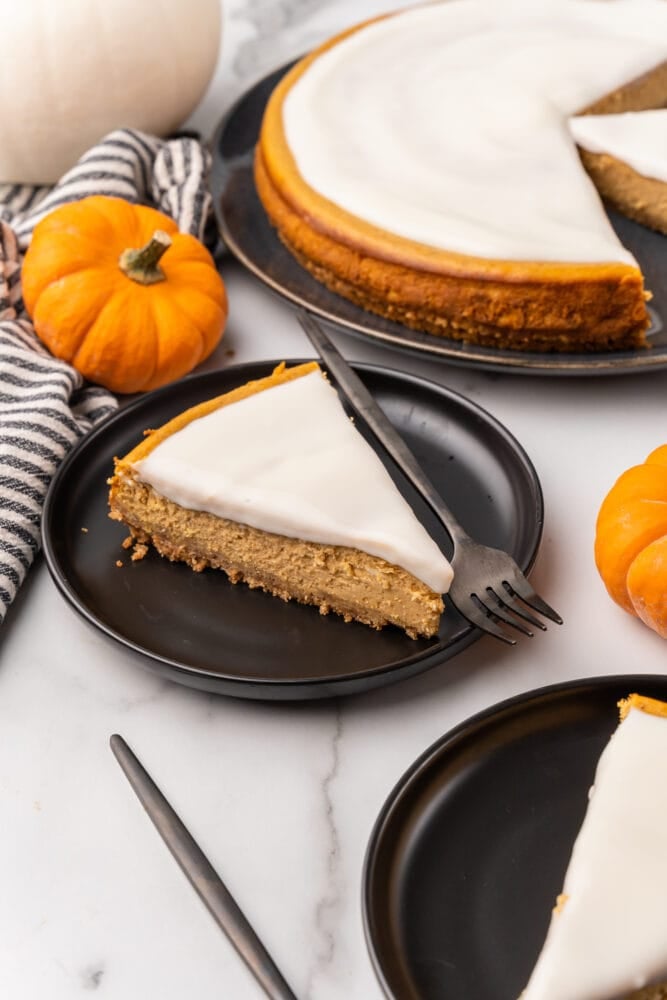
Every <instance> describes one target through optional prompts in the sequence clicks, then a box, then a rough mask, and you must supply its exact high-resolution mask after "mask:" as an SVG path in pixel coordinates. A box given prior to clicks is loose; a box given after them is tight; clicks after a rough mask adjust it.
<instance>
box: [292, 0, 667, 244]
mask: <svg viewBox="0 0 667 1000" xmlns="http://www.w3.org/2000/svg"><path fill="white" fill-rule="evenodd" d="M665 59H667V3H665V2H663V0H608V2H600V0H539V3H537V2H534V0H530V2H528V0H506V2H502V3H500V2H498V0H487V2H485V0H448V2H444V3H433V4H426V5H424V6H423V7H417V8H411V9H408V10H406V11H403V12H401V13H399V14H397V15H393V16H390V17H388V18H385V19H383V20H381V21H376V22H374V23H371V24H370V25H367V26H365V27H362V28H361V29H359V30H358V31H356V32H354V33H353V34H352V35H350V36H348V37H347V38H345V39H343V40H342V41H340V42H338V43H336V44H335V45H333V46H332V47H331V48H329V49H328V50H326V51H325V52H323V53H321V54H320V55H319V56H318V57H317V58H316V59H315V60H314V61H313V63H312V64H311V65H310V66H309V67H308V68H307V69H306V71H305V72H304V73H303V75H302V76H301V77H300V78H299V79H298V80H297V81H296V82H295V83H294V84H293V86H292V87H291V88H290V90H289V92H288V93H287V95H286V98H285V101H284V105H283V125H284V130H285V135H286V138H287V143H288V146H289V148H290V151H291V152H292V154H293V156H294V159H295V162H296V166H297V168H298V171H299V173H300V174H301V176H302V177H303V179H304V180H305V181H306V183H307V184H308V185H309V186H310V187H311V188H312V189H314V190H315V191H316V192H318V193H319V194H320V195H322V196H324V197H325V198H327V199H329V200H330V201H331V202H333V203H334V204H335V205H337V206H340V207H341V208H343V209H345V210H346V211H347V212H349V213H351V214H352V215H354V216H356V217H358V218H360V219H362V220H364V221H366V222H368V223H371V224H372V225H374V226H378V227H380V228H381V229H383V230H386V231H388V232H389V233H391V234H396V235H398V236H401V237H405V238H407V239H410V240H413V241H416V242H417V243H420V244H426V245H429V246H433V247H436V248H440V249H444V250H449V251H455V252H459V253H462V254H468V255H473V256H478V257H483V258H494V259H506V260H528V261H563V262H582V263H586V262H618V261H621V262H625V263H629V264H632V263H634V260H633V257H632V256H631V254H630V253H629V252H628V251H626V250H625V249H624V248H623V247H622V246H621V244H620V243H619V241H618V239H617V237H616V236H615V234H614V232H613V230H612V228H611V226H610V224H609V222H608V220H607V217H606V215H605V213H604V210H603V208H602V206H601V203H600V200H599V198H598V195H597V192H596V191H595V189H594V187H593V185H592V182H591V181H590V180H589V178H588V177H587V175H586V173H585V171H584V170H583V168H582V166H581V163H580V161H579V157H578V154H577V150H576V147H575V144H574V142H573V140H572V137H571V136H570V133H569V130H568V123H567V119H568V118H569V117H570V116H572V115H575V114H577V113H578V112H579V111H581V110H583V109H584V108H585V107H587V106H588V105H590V104H592V103H593V102H594V101H596V100H598V99H599V98H601V97H602V96H604V95H606V94H607V93H609V92H611V91H613V90H614V89H616V88H618V87H620V86H622V85H624V84H625V83H627V82H629V81H631V80H634V79H635V78H637V77H639V76H641V75H642V74H643V73H645V72H647V71H649V70H650V69H653V68H655V67H656V66H657V65H659V64H660V63H662V62H663V61H664V60H665Z"/></svg>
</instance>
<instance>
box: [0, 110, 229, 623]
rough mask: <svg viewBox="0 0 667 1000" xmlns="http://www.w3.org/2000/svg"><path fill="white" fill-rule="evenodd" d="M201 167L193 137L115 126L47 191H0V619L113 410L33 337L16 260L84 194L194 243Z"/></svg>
mask: <svg viewBox="0 0 667 1000" xmlns="http://www.w3.org/2000/svg"><path fill="white" fill-rule="evenodd" d="M208 167H209V161H208V153H207V152H206V151H205V150H204V148H203V147H202V146H201V145H200V143H199V142H198V141H197V140H196V139H192V138H187V137H184V138H177V139H170V140H163V139H157V138H155V137H153V136H149V135H145V134H143V133H141V132H137V131H133V130H129V129H121V130H118V131H116V132H112V133H110V134H109V135H108V136H107V137H106V138H105V139H103V140H102V142H100V143H99V144H98V145H97V146H95V147H94V148H93V149H91V150H89V151H88V152H87V153H85V154H84V156H82V157H81V159H80V160H79V162H78V163H77V164H76V166H75V167H73V168H72V169H71V170H70V171H68V173H67V174H65V176H64V177H63V178H62V180H61V181H60V182H59V183H58V184H57V185H56V186H55V187H53V188H35V187H27V186H24V185H18V184H5V185H0V622H2V621H3V620H4V618H5V615H6V613H7V609H8V608H9V606H10V604H11V603H12V601H13V600H14V598H15V596H16V593H17V591H18V589H19V587H20V586H21V584H22V582H23V580H24V579H25V576H26V573H27V572H28V570H29V568H30V566H31V564H32V561H33V559H34V557H35V555H36V553H37V552H38V550H39V545H40V522H41V513H42V506H43V503H44V498H45V496H46V491H47V489H48V486H49V483H50V482H51V478H52V477H53V475H54V473H55V471H56V469H57V468H58V466H59V465H60V463H61V461H62V460H63V458H64V457H65V455H66V454H67V452H68V451H69V450H70V449H71V448H72V446H73V445H74V444H75V443H76V442H77V441H78V439H79V438H80V437H81V436H82V435H83V434H85V433H86V431H88V430H89V429H90V428H91V427H92V426H93V425H94V424H96V423H97V422H99V421H100V420H102V419H103V418H104V417H106V416H108V415H109V414H110V413H111V412H113V410H114V409H115V408H116V406H117V402H116V400H115V398H114V397H113V396H112V395H111V394H110V393H109V392H107V391H106V390H105V389H102V388H100V387H99V386H91V385H88V384H85V383H84V380H83V379H82V377H81V375H80V374H79V373H78V372H77V371H75V369H74V368H72V367H71V365H68V364H66V363H65V362H63V361H58V360H57V359H56V358H54V357H53V356H52V355H51V354H50V353H49V352H48V351H47V350H46V348H45V347H44V346H43V345H42V344H41V342H40V341H39V339H38V338H37V336H36V335H35V333H34V330H33V328H32V324H31V322H30V319H29V317H28V315H27V313H26V312H25V309H24V307H23V303H22V300H21V255H22V253H24V252H25V250H26V249H27V247H28V245H29V243H30V239H31V237H32V232H33V229H34V228H35V226H36V225H37V223H38V222H39V221H40V219H42V218H44V216H45V215H47V214H48V213H49V212H50V211H52V210H53V209H55V208H57V207H58V206H59V205H64V204H65V203H67V202H71V201H78V200H79V199H81V198H85V197H86V196H87V195H91V194H104V195H112V196H116V197H120V198H124V199H126V200H127V201H131V202H136V203H141V204H148V205H152V206H153V207H154V208H157V209H159V210H160V211H162V212H165V213H166V214H167V215H170V216H172V218H174V219H175V220H176V222H177V223H178V226H179V228H180V229H181V231H183V232H190V233H192V234H193V235H195V236H197V237H198V238H199V239H203V238H204V232H205V227H206V223H207V221H208V218H209V214H210V206H211V196H210V193H209V191H208V187H207V177H208Z"/></svg>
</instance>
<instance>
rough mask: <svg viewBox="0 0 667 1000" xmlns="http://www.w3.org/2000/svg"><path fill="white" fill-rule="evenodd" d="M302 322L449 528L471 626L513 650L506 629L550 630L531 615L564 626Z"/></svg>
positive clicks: (457, 602) (458, 601)
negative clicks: (472, 526)
mask: <svg viewBox="0 0 667 1000" xmlns="http://www.w3.org/2000/svg"><path fill="white" fill-rule="evenodd" d="M298 318H299V322H300V324H301V326H302V327H303V329H304V330H305V332H306V335H307V336H308V338H309V340H310V342H311V344H312V345H313V346H314V347H315V349H316V350H317V352H318V354H319V355H320V357H321V358H322V360H323V361H324V363H325V365H326V367H327V368H328V369H329V371H330V372H331V373H332V375H333V376H334V378H335V379H336V382H337V383H338V386H339V387H340V389H341V390H342V392H343V394H344V395H345V397H346V399H347V400H348V402H349V403H350V405H351V406H352V408H353V409H354V410H355V412H356V413H357V414H358V415H359V416H360V417H361V418H362V419H363V420H364V421H365V422H366V424H367V425H368V427H369V429H370V430H371V431H372V432H373V434H374V435H375V436H376V438H377V439H378V441H379V442H380V444H381V445H382V446H383V448H384V449H385V451H386V452H387V453H388V454H389V456H390V457H391V458H392V459H393V461H394V462H395V463H396V464H397V465H398V467H399V469H401V471H402V472H403V473H404V475H405V476H406V478H407V479H408V480H409V481H410V483H412V485H413V486H414V488H415V489H416V490H417V492H418V493H420V494H421V496H422V497H423V498H424V500H425V501H426V503H427V504H428V505H429V507H430V508H431V510H432V511H433V512H434V513H435V514H436V516H437V517H438V518H439V519H440V521H441V522H442V524H443V525H444V527H445V528H446V530H447V533H448V534H449V536H450V538H451V540H452V543H453V545H454V555H453V556H452V560H451V563H452V569H453V570H454V579H453V581H452V585H451V587H450V590H449V598H450V600H451V602H452V604H453V605H454V607H455V608H456V609H457V611H459V612H460V614H462V615H463V617H464V618H466V619H467V620H468V621H469V622H470V623H471V624H472V625H475V626H476V627H477V628H479V629H481V630H482V631H483V632H488V633H489V635H493V636H495V637H496V639H501V640H502V641H503V642H506V643H508V644H509V645H515V644H516V640H515V639H514V638H512V636H511V635H509V634H508V633H507V631H506V630H505V629H504V628H503V625H509V626H511V627H512V628H515V629H517V631H519V632H521V633H523V635H528V636H532V635H533V632H532V631H531V630H530V628H529V627H528V626H529V625H533V626H534V627H535V628H539V629H542V631H545V630H546V625H545V624H544V623H543V622H542V621H541V620H540V619H539V618H538V617H537V616H536V615H535V614H533V613H532V612H537V613H538V614H541V615H543V616H544V617H545V618H549V619H550V620H551V621H552V622H556V623H557V624H558V625H561V624H562V622H563V619H562V618H561V617H560V615H559V614H558V613H557V612H556V611H554V609H553V608H552V607H550V605H548V604H547V603H546V601H544V600H543V599H542V598H541V597H540V596H539V594H537V593H536V592H535V590H534V589H533V587H532V586H531V584H530V583H529V582H528V580H527V579H526V577H525V575H524V574H523V572H522V571H521V570H520V569H519V567H518V566H517V564H516V563H515V561H514V559H513V558H512V557H511V556H510V555H508V553H507V552H502V551H501V550H500V549H494V548H490V547H489V546H488V545H481V544H480V543H479V542H476V541H474V540H473V539H472V538H471V537H470V535H468V533H467V532H466V531H465V530H464V529H463V528H462V526H461V525H460V524H459V522H458V520H457V519H456V517H454V515H453V514H452V512H451V510H450V509H449V507H448V506H447V504H446V503H445V502H444V500H443V499H442V497H441V496H440V494H439V493H438V491H437V490H436V488H435V486H434V485H433V483H431V481H430V480H429V479H428V477H427V476H426V475H425V473H424V471H423V469H422V468H421V466H420V465H419V463H418V461H417V459H416V458H415V456H414V455H413V454H412V452H411V451H410V449H409V448H408V446H407V445H406V443H405V441H404V440H403V438H402V437H401V436H400V435H399V434H398V432H397V431H396V430H395V429H394V427H393V426H392V424H391V423H390V421H389V419H388V418H387V417H386V416H385V414H384V413H383V411H382V409H381V408H380V406H379V405H378V404H377V403H376V402H375V400H374V399H373V397H372V395H371V394H370V392H369V391H368V389H367V388H366V386H365V385H364V384H363V382H362V381H361V379H360V378H359V377H358V375H356V373H355V372H354V371H353V370H352V369H351V368H350V366H349V365H348V363H347V361H346V360H345V358H344V357H343V356H342V354H340V352H339V351H338V349H337V348H336V347H334V345H333V344H332V342H331V341H330V339H329V337H328V335H327V334H326V333H325V332H324V330H323V329H322V327H321V326H320V325H319V323H317V322H316V321H315V320H314V319H313V317H312V316H310V315H309V313H307V312H305V311H303V310H299V313H298ZM529 609H531V610H529Z"/></svg>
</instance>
